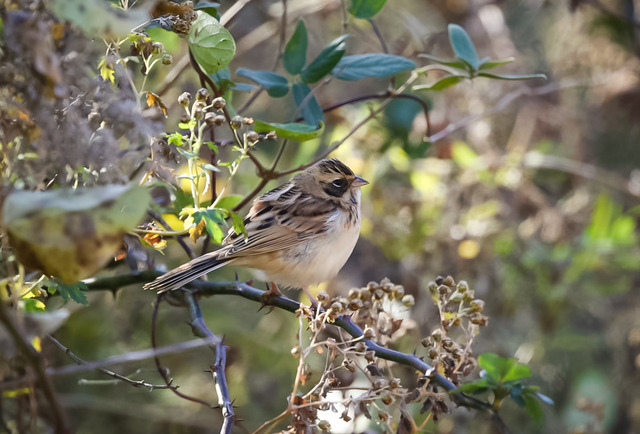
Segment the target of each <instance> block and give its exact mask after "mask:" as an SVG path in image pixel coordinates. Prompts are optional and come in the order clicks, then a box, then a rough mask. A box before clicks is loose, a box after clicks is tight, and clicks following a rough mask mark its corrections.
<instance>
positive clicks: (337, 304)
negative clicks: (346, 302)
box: [331, 301, 344, 313]
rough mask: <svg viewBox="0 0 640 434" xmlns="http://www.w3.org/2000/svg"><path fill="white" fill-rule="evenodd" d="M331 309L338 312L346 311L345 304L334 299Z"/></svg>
mask: <svg viewBox="0 0 640 434" xmlns="http://www.w3.org/2000/svg"><path fill="white" fill-rule="evenodd" d="M331 310H332V311H334V312H336V313H342V312H344V306H343V305H342V303H340V302H339V301H334V302H333V303H331Z"/></svg>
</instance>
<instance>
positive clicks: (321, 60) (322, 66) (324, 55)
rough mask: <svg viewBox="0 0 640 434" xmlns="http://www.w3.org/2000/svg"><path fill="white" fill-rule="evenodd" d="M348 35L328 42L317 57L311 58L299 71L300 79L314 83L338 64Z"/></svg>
mask: <svg viewBox="0 0 640 434" xmlns="http://www.w3.org/2000/svg"><path fill="white" fill-rule="evenodd" d="M348 37H349V35H342V36H339V37H337V38H336V39H334V40H333V41H331V42H330V43H329V45H328V46H327V48H325V49H324V50H322V51H321V52H320V54H318V57H316V58H315V59H313V61H311V63H310V64H308V65H307V67H306V68H304V69H303V70H302V72H301V73H300V78H302V81H304V82H305V83H308V84H312V83H315V82H317V81H319V80H320V79H322V77H324V76H325V75H327V74H328V73H329V72H331V70H332V69H333V68H334V67H335V66H336V65H337V64H338V62H339V61H340V59H342V56H344V53H345V50H346V44H345V42H344V41H345V40H346V39H347V38H348Z"/></svg>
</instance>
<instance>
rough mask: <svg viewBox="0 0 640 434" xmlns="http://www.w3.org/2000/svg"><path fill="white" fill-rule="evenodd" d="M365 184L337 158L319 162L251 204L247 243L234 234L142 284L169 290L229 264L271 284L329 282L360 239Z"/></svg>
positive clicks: (247, 222) (299, 285) (302, 284)
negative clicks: (214, 248) (210, 249)
mask: <svg viewBox="0 0 640 434" xmlns="http://www.w3.org/2000/svg"><path fill="white" fill-rule="evenodd" d="M366 184H368V182H367V181H365V180H364V179H362V178H360V177H359V176H356V175H354V173H353V172H352V171H351V169H349V168H348V167H347V166H346V165H345V164H343V163H342V162H340V161H339V160H336V159H334V158H327V159H324V160H321V161H319V162H318V163H316V164H314V165H313V166H311V167H309V168H308V169H306V170H305V171H303V172H300V173H299V174H297V175H296V176H294V177H293V178H292V179H291V181H290V182H288V183H287V184H283V185H281V186H279V187H276V188H274V189H273V190H271V191H269V192H267V193H265V194H263V195H262V196H260V197H259V198H257V199H256V200H254V202H253V206H252V207H251V209H250V210H249V213H248V214H247V216H246V217H245V219H244V225H245V228H246V230H247V234H248V238H247V239H246V240H245V239H244V237H243V236H242V235H238V234H236V233H235V232H234V231H233V229H231V230H230V231H229V234H228V235H227V237H226V238H225V239H224V241H223V242H222V247H221V248H220V249H218V250H216V251H215V252H211V253H207V254H206V255H203V256H200V257H199V258H196V259H193V260H192V261H189V262H187V263H186V264H184V265H181V266H180V267H178V268H176V269H174V270H172V271H169V272H168V273H166V274H163V275H162V276H160V277H158V278H157V279H156V280H154V281H153V282H150V283H147V284H146V285H144V287H143V288H144V289H155V290H157V291H158V292H165V291H171V290H174V289H177V288H180V287H181V286H184V285H186V284H187V283H189V282H191V281H192V280H195V279H197V278H198V277H200V276H203V275H205V274H207V273H209V272H210V271H213V270H216V269H218V268H220V267H222V266H225V265H238V266H243V267H249V268H252V269H254V272H255V274H256V275H257V276H258V277H259V278H260V279H262V280H264V281H267V282H275V283H277V284H279V285H282V286H285V287H293V288H302V289H304V290H305V292H306V287H307V286H309V285H314V284H318V283H320V282H324V281H327V280H329V279H331V278H333V277H335V276H336V275H337V274H338V271H340V269H341V268H342V266H343V265H344V264H345V262H347V259H348V258H349V256H350V255H351V252H352V251H353V248H354V247H355V245H356V241H357V240H358V236H359V235H360V187H362V186H363V185H366Z"/></svg>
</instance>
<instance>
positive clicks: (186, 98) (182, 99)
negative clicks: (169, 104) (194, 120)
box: [178, 92, 191, 107]
mask: <svg viewBox="0 0 640 434" xmlns="http://www.w3.org/2000/svg"><path fill="white" fill-rule="evenodd" d="M189 103H191V94H190V93H189V92H182V93H181V94H180V96H179V97H178V104H180V105H181V106H182V107H187V106H188V105H189Z"/></svg>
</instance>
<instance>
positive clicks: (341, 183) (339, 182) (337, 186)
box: [331, 178, 347, 188]
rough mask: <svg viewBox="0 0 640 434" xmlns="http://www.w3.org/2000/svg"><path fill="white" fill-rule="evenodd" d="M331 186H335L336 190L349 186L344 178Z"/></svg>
mask: <svg viewBox="0 0 640 434" xmlns="http://www.w3.org/2000/svg"><path fill="white" fill-rule="evenodd" d="M331 184H333V186H334V187H336V188H343V187H344V186H346V185H347V180H346V179H344V178H338V179H336V180H334V181H333V182H332V183H331Z"/></svg>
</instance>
